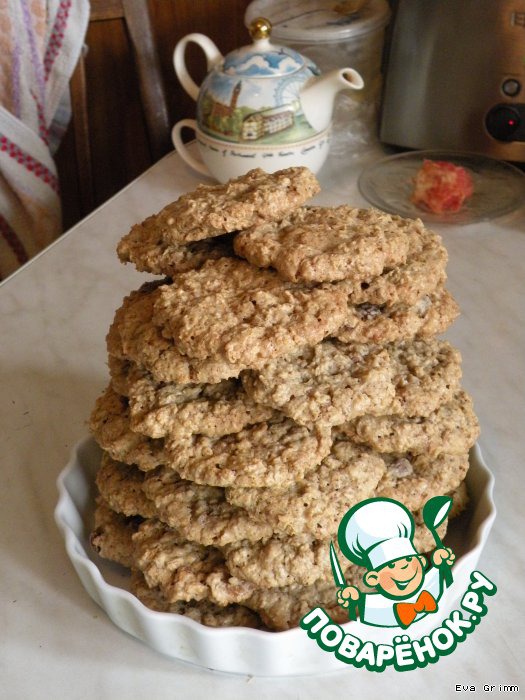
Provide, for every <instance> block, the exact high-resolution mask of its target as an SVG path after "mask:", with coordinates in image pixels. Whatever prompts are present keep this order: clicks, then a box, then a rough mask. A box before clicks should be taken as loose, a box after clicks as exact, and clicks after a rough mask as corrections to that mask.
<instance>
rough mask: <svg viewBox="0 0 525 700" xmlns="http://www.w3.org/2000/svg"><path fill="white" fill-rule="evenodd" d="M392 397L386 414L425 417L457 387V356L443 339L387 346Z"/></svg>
mask: <svg viewBox="0 0 525 700" xmlns="http://www.w3.org/2000/svg"><path fill="white" fill-rule="evenodd" d="M388 353H389V355H390V358H391V360H392V363H393V366H394V384H395V398H394V400H393V402H392V404H391V405H390V407H389V409H388V411H386V415H387V414H389V413H390V414H395V415H401V416H408V417H415V416H428V415H430V414H431V413H432V412H433V411H435V410H436V409H437V408H438V407H439V406H441V405H442V404H444V403H447V402H448V401H450V400H451V399H452V397H453V396H454V394H456V393H457V392H458V391H459V389H460V381H461V355H460V353H459V351H458V350H456V349H455V348H454V347H452V345H450V343H448V342H446V341H444V340H435V339H425V340H423V339H421V340H414V341H412V342H403V343H397V344H394V345H389V346H388Z"/></svg>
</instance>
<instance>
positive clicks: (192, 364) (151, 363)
mask: <svg viewBox="0 0 525 700" xmlns="http://www.w3.org/2000/svg"><path fill="white" fill-rule="evenodd" d="M160 284H161V283H157V284H152V283H146V284H145V285H142V287H141V288H140V289H138V290H137V291H135V292H132V293H131V294H130V295H129V296H127V297H126V298H125V299H124V301H123V303H122V306H121V307H120V308H119V309H118V310H117V312H116V313H115V318H114V320H113V323H112V324H111V327H110V329H109V333H108V335H107V339H106V340H107V348H108V353H109V356H110V367H111V366H112V363H113V365H114V363H115V361H116V360H120V361H124V362H129V361H131V362H133V363H134V364H136V365H139V366H141V367H142V368H144V369H145V370H147V371H148V372H150V373H151V375H152V376H153V377H154V378H155V379H156V380H157V381H159V382H175V383H178V384H190V383H201V382H209V383H216V382H220V381H221V379H228V378H229V377H237V376H238V375H239V374H240V372H241V370H242V369H244V367H243V366H242V365H238V366H236V365H233V364H232V363H230V362H227V361H225V360H222V359H219V358H211V359H206V360H195V359H192V358H189V357H186V356H185V355H183V354H182V353H181V352H180V351H179V350H178V349H177V347H176V345H175V344H174V342H173V340H171V339H168V338H165V337H164V336H163V335H162V329H161V328H159V327H157V326H156V325H154V323H153V322H152V316H153V311H154V305H155V301H156V300H157V299H158V298H159V294H160V290H159V285H160Z"/></svg>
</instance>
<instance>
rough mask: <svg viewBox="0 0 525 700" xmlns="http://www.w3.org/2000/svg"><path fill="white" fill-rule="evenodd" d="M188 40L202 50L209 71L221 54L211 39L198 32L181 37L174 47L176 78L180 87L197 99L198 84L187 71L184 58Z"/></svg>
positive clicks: (217, 61)
mask: <svg viewBox="0 0 525 700" xmlns="http://www.w3.org/2000/svg"><path fill="white" fill-rule="evenodd" d="M190 42H193V43H195V44H197V45H198V46H200V47H201V49H202V50H203V51H204V54H205V56H206V62H207V70H208V71H210V70H211V69H212V68H213V67H214V66H215V65H216V64H217V63H219V61H221V60H222V54H221V52H220V51H219V49H218V48H217V47H216V46H215V44H214V43H213V41H212V40H211V39H209V38H208V37H207V36H206V35H204V34H198V33H194V34H188V35H187V36H185V37H183V38H182V39H181V40H180V41H179V42H178V44H177V46H176V47H175V51H174V52H173V66H174V68H175V73H176V75H177V78H178V79H179V80H180V82H181V84H182V87H183V88H184V89H185V90H186V92H187V93H188V95H189V96H190V97H193V99H194V100H195V101H197V98H198V96H199V86H198V85H197V84H196V83H195V82H194V80H193V78H192V77H191V75H190V74H189V73H188V69H187V68H186V61H185V58H184V53H185V51H186V46H187V45H188V44H189V43H190Z"/></svg>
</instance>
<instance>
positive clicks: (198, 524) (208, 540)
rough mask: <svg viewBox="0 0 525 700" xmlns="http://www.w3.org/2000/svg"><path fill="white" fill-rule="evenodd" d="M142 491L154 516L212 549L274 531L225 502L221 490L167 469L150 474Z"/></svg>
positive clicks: (267, 534)
mask: <svg viewBox="0 0 525 700" xmlns="http://www.w3.org/2000/svg"><path fill="white" fill-rule="evenodd" d="M143 490H144V493H145V494H146V496H147V497H148V499H151V501H152V502H153V503H154V504H155V508H156V511H157V517H158V518H159V519H160V520H161V521H162V522H164V523H167V524H168V525H169V526H170V527H172V528H174V529H176V530H178V531H179V532H180V533H181V535H183V536H184V537H185V538H186V539H188V540H190V541H192V542H199V543H200V544H203V545H215V546H219V545H226V544H229V543H230V542H237V541H239V540H246V541H253V542H256V541H257V540H261V539H263V538H264V537H269V536H270V535H271V534H272V532H273V530H272V526H271V524H269V523H267V522H265V521H264V520H262V519H261V520H257V519H256V518H255V517H254V516H253V515H252V514H250V513H248V512H247V511H246V510H244V509H243V508H238V507H237V506H234V505H232V504H231V503H228V501H227V500H226V494H225V491H224V489H223V488H220V487H218V486H203V485H200V484H195V483H193V482H192V481H187V480H186V479H181V478H180V477H179V476H178V475H177V473H176V472H173V471H172V470H170V469H165V468H161V469H158V470H156V471H154V472H150V473H149V474H148V475H147V476H146V478H145V479H144V483H143Z"/></svg>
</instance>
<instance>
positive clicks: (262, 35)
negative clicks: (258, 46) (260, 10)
mask: <svg viewBox="0 0 525 700" xmlns="http://www.w3.org/2000/svg"><path fill="white" fill-rule="evenodd" d="M249 31H250V36H251V38H252V39H253V40H254V41H257V40H259V39H269V38H270V34H271V32H272V23H271V22H270V20H269V19H266V17H257V19H254V20H253V21H252V22H250V27H249Z"/></svg>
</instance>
